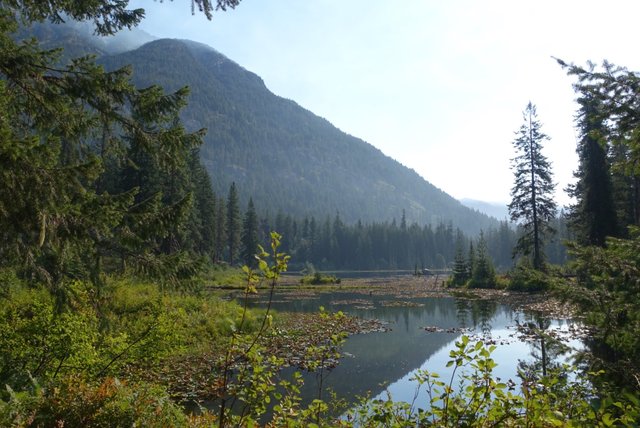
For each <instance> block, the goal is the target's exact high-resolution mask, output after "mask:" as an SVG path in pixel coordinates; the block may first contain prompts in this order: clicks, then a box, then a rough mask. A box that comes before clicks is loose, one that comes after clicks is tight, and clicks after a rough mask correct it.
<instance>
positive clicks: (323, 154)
mask: <svg viewBox="0 0 640 428" xmlns="http://www.w3.org/2000/svg"><path fill="white" fill-rule="evenodd" d="M67 33H69V32H67ZM65 37H67V39H70V40H72V41H73V47H74V53H75V52H77V51H78V49H79V47H78V45H79V43H78V40H77V39H78V37H79V36H77V35H76V36H73V35H71V34H67V35H66V36H65ZM86 43H87V46H86V49H87V51H88V52H89V53H94V54H98V55H100V54H101V53H102V54H103V55H102V56H99V59H98V61H99V62H100V63H101V64H103V65H104V66H105V67H106V68H107V69H115V68H118V67H122V66H124V65H131V66H132V68H133V73H134V74H133V79H134V82H135V83H136V85H138V86H140V87H145V86H150V85H152V84H159V85H160V86H162V87H164V88H165V90H166V91H175V90H177V89H178V88H181V87H183V86H189V87H190V89H191V95H190V97H189V104H188V105H187V107H185V109H184V110H183V113H182V115H181V116H182V119H183V122H184V124H185V126H186V127H187V129H189V130H196V129H200V128H207V129H208V133H207V135H206V137H205V139H204V144H203V146H202V148H201V159H202V161H203V164H204V165H205V167H206V168H207V170H208V172H209V174H210V176H211V177H212V182H213V187H214V190H215V191H216V193H217V194H218V195H226V192H227V190H228V188H229V186H230V184H231V183H232V182H235V183H236V184H237V186H238V189H239V190H240V195H241V202H242V203H243V204H246V202H247V201H248V199H249V197H252V198H253V199H254V202H255V204H256V206H257V208H258V209H259V210H260V211H261V212H263V213H267V214H268V215H270V216H275V215H276V213H278V212H284V213H286V214H291V215H292V216H294V217H298V218H302V217H305V216H315V217H316V218H320V219H321V218H323V217H325V216H335V215H336V214H339V215H340V216H341V218H342V220H343V221H345V222H347V223H355V222H357V221H359V220H361V221H364V222H386V221H391V220H392V219H400V218H401V217H403V216H406V221H407V222H408V223H411V222H417V223H419V224H432V225H435V224H438V223H442V222H446V223H449V222H450V223H452V224H453V225H454V226H456V227H459V228H460V229H462V230H463V231H465V232H467V233H477V232H478V231H479V230H481V229H487V228H489V227H492V226H495V225H496V224H497V222H496V221H495V220H494V219H492V218H490V217H489V216H486V215H484V214H481V213H479V212H478V211H475V210H473V209H469V208H467V207H465V206H463V205H462V204H461V203H460V202H459V201H457V200H456V199H454V198H453V197H451V196H450V195H448V194H446V193H445V192H444V191H442V190H441V189H438V188H437V187H435V186H434V185H433V184H431V183H429V182H428V181H427V180H425V179H424V178H423V177H421V176H420V175H418V174H417V173H416V172H415V171H414V170H412V169H410V168H407V167H406V166H404V165H402V164H401V163H400V162H398V161H396V160H394V159H392V158H391V157H389V156H387V155H385V154H384V153H382V151H380V150H379V149H378V148H376V147H374V146H372V145H371V144H369V143H367V142H365V141H363V140H362V139H360V138H357V137H355V136H352V135H349V134H348V133H346V132H344V131H342V130H340V129H338V128H336V127H335V126H333V125H332V124H331V123H330V122H329V121H328V120H326V119H325V118H322V117H320V116H317V115H315V114H314V113H313V112H311V111H309V110H307V109H305V108H304V107H302V106H300V105H298V104H297V103H296V102H295V101H293V100H289V99H286V98H283V97H279V96H277V95H275V94H273V93H272V92H271V91H270V90H269V89H268V88H267V86H266V84H265V82H264V81H263V80H262V78H260V77H259V76H258V75H256V74H255V73H253V72H251V71H249V70H247V69H245V68H243V67H242V66H240V65H239V64H237V63H235V62H234V61H233V60H231V59H230V58H228V57H227V56H225V55H223V54H222V53H220V52H218V51H217V50H215V48H212V47H211V46H208V45H206V44H202V43H198V42H193V41H190V40H183V39H156V40H152V41H150V42H148V43H145V44H143V45H142V46H140V47H137V48H136V49H133V50H129V51H126V52H121V53H115V54H107V53H104V51H100V50H99V49H98V48H97V47H96V46H97V45H96V43H95V41H94V42H93V45H91V43H92V42H91V41H90V40H87V42H86Z"/></svg>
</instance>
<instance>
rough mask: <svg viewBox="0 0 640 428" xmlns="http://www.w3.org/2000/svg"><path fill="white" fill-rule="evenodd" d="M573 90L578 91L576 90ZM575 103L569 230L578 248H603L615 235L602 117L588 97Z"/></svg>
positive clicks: (616, 231)
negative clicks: (574, 163) (575, 140)
mask: <svg viewBox="0 0 640 428" xmlns="http://www.w3.org/2000/svg"><path fill="white" fill-rule="evenodd" d="M577 90H578V91H580V90H581V89H580V88H579V87H578V88H577ZM578 103H579V105H580V110H579V112H578V129H579V131H580V135H581V137H580V140H579V141H578V147H577V152H578V160H579V165H578V170H577V171H576V173H575V177H576V179H577V182H576V183H575V185H573V186H572V187H570V188H569V194H570V195H571V196H573V197H575V198H576V204H575V205H574V206H573V207H572V209H571V213H570V217H571V225H570V227H571V228H572V229H573V230H574V231H575V233H576V239H577V241H578V242H579V243H580V244H583V245H598V246H603V245H604V244H605V240H606V237H607V236H617V235H618V234H619V232H618V224H617V223H618V222H617V215H616V208H615V204H614V201H613V187H612V183H611V172H610V170H609V162H608V158H607V155H608V143H607V140H606V139H605V134H606V129H605V124H604V121H605V117H604V116H603V113H602V111H601V107H600V105H599V101H598V99H597V98H596V97H595V96H594V95H593V94H592V93H589V92H586V93H583V94H581V96H580V98H578Z"/></svg>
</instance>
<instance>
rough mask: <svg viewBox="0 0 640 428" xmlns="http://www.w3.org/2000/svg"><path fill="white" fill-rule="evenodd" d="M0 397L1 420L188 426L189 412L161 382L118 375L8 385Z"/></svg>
mask: <svg viewBox="0 0 640 428" xmlns="http://www.w3.org/2000/svg"><path fill="white" fill-rule="evenodd" d="M9 395H10V396H9V399H8V400H7V401H0V425H1V426H14V427H27V426H34V427H54V426H56V427H61V426H65V427H66V426H68V427H84V426H90V427H125V426H130V427H132V426H144V427H168V426H171V427H183V426H184V427H186V426H187V422H188V419H187V416H186V415H185V414H184V412H183V410H182V408H180V407H179V406H178V405H177V404H175V403H174V402H173V401H172V400H171V399H170V397H169V395H168V394H167V393H166V392H165V391H164V390H163V389H162V388H160V387H158V386H153V385H148V384H144V383H142V384H134V385H128V384H126V383H123V382H119V381H118V380H117V379H114V378H110V377H108V378H105V379H103V381H102V382H100V383H97V384H91V383H88V382H86V381H85V380H84V379H82V378H80V377H77V376H72V377H65V378H63V379H60V380H58V381H56V382H54V383H51V384H49V386H48V387H46V388H41V387H40V386H38V385H37V384H35V383H34V384H33V385H32V386H31V387H30V388H28V389H25V390H24V391H20V392H14V391H13V390H11V389H9Z"/></svg>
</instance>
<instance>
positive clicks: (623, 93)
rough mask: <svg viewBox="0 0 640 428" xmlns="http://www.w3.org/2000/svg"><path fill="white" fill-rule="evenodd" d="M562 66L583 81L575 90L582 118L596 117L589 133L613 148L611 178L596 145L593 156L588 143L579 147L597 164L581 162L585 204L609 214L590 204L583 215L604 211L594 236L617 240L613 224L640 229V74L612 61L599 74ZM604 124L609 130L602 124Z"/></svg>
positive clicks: (590, 67) (590, 68) (593, 68)
mask: <svg viewBox="0 0 640 428" xmlns="http://www.w3.org/2000/svg"><path fill="white" fill-rule="evenodd" d="M558 62H559V63H560V65H561V66H562V67H563V68H565V69H566V70H567V73H568V74H569V75H571V76H575V77H576V79H577V82H576V83H575V84H574V90H575V91H576V92H577V93H578V94H579V102H580V103H581V105H582V107H581V112H580V114H582V115H585V118H587V117H590V120H591V122H590V123H589V124H590V125H592V128H588V129H589V131H590V133H589V135H590V136H592V137H594V138H595V139H596V141H597V142H598V143H599V144H600V146H601V147H602V148H603V149H605V148H606V147H608V150H607V152H606V154H607V155H608V159H607V160H608V163H609V165H610V169H611V173H610V175H609V176H608V175H607V172H606V164H605V162H606V161H603V160H602V158H601V153H600V154H599V156H600V158H598V157H597V156H598V154H596V157H594V156H593V154H592V152H593V151H595V150H594V149H596V147H595V146H593V147H591V150H589V151H588V152H587V151H586V150H587V147H583V146H584V144H582V145H581V146H580V147H578V150H579V153H582V151H584V152H585V153H584V157H585V160H588V161H589V162H592V163H594V164H593V165H591V164H589V165H588V166H587V165H584V166H583V165H582V164H583V162H582V160H581V168H580V169H579V171H578V179H579V181H578V184H577V186H580V185H581V183H582V182H584V188H581V187H576V190H577V191H578V193H579V196H581V197H582V198H581V199H585V200H584V201H582V202H583V204H586V203H587V202H589V203H593V204H596V203H597V204H598V205H601V206H602V210H603V211H602V212H600V209H599V208H598V209H597V210H598V211H596V208H593V207H591V208H587V206H586V205H585V206H584V207H581V206H578V213H583V212H584V213H585V215H591V216H594V215H596V214H595V213H596V212H597V213H598V216H599V220H600V221H601V222H602V224H601V225H598V226H592V227H596V228H600V227H602V228H603V229H604V230H602V231H600V230H597V231H594V232H593V233H594V236H596V237H597V240H599V239H600V237H601V236H602V235H606V234H607V233H610V234H612V236H615V235H614V234H615V233H616V229H614V227H613V226H617V230H618V231H620V230H621V229H620V228H622V232H624V229H626V227H627V226H629V225H640V179H639V177H640V166H639V162H638V159H640V143H638V138H637V135H638V129H640V109H639V108H638V99H639V98H640V89H638V88H639V87H640V86H639V83H640V76H639V74H638V73H636V72H632V71H629V70H627V69H626V68H624V67H617V66H615V65H613V64H611V63H609V62H607V61H604V62H603V64H602V69H601V70H598V69H597V68H596V66H595V65H594V64H592V63H589V64H588V65H587V67H580V66H577V65H574V64H567V63H565V62H563V61H561V60H558ZM587 108H589V110H587ZM600 123H602V124H604V125H606V126H596V125H598V124H600ZM581 125H582V123H581ZM586 126H587V125H586V124H585V125H583V126H582V127H581V128H586ZM594 126H595V129H594ZM596 153H597V152H596ZM581 157H582V156H581ZM592 157H593V159H592ZM586 174H593V178H592V180H589V181H585V180H587V179H590V178H591V177H589V176H587V175H586ZM581 175H585V177H584V178H582V181H580V180H581ZM607 177H609V178H610V180H611V190H610V193H609V194H607V192H608V191H607V187H608V185H607ZM596 179H597V180H599V182H598V183H597V186H594V183H592V181H595V180H596ZM585 192H593V194H594V195H593V197H595V198H596V199H597V202H596V201H590V200H589V199H587V193H585ZM609 198H611V199H613V201H614V203H615V209H616V214H617V219H616V220H617V221H616V222H615V223H613V224H612V222H614V216H613V214H612V213H611V208H610V202H609ZM581 199H579V201H581ZM586 220H587V221H588V220H590V219H589V218H587V219H586ZM619 233H620V232H619ZM586 238H588V236H587V237H586Z"/></svg>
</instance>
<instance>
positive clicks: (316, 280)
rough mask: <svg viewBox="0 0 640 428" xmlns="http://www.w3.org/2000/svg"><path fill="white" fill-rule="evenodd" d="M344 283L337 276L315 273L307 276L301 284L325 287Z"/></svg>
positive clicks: (302, 279) (301, 280)
mask: <svg viewBox="0 0 640 428" xmlns="http://www.w3.org/2000/svg"><path fill="white" fill-rule="evenodd" d="M341 282H342V281H341V280H340V278H338V277H336V276H335V275H322V274H321V273H320V272H315V273H314V274H313V275H306V276H304V277H302V278H301V279H300V284H307V285H325V284H340V283H341Z"/></svg>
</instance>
